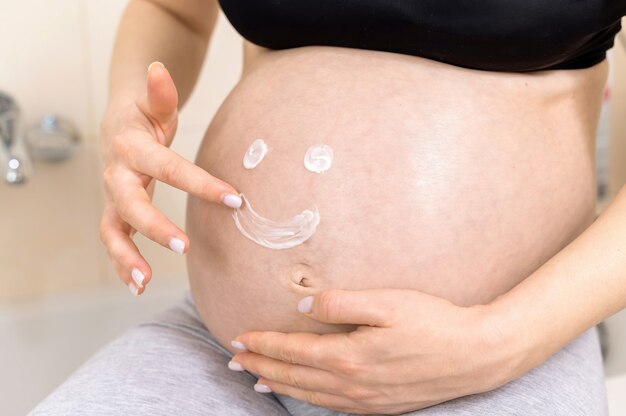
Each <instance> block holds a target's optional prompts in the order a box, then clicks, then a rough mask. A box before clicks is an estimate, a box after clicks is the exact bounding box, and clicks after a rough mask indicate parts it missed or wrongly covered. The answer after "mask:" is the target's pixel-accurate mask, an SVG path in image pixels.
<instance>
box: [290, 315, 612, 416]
mask: <svg viewBox="0 0 626 416" xmlns="http://www.w3.org/2000/svg"><path fill="white" fill-rule="evenodd" d="M278 399H279V400H280V401H281V402H282V403H283V405H284V406H285V408H287V409H288V410H289V412H290V413H291V414H292V415H293V416H331V415H332V416H339V415H344V413H338V412H334V411H331V410H328V409H323V408H321V407H317V406H313V405H311V404H308V403H304V402H301V401H298V400H294V399H292V398H290V397H287V396H282V395H278ZM607 414H608V410H607V399H606V392H605V385H604V370H603V367H602V355H601V353H600V343H599V341H598V336H597V330H596V328H595V327H594V328H592V329H590V330H588V331H587V332H585V333H583V334H582V335H581V336H579V337H578V338H576V339H575V340H573V341H572V342H571V343H570V344H569V345H567V346H566V347H565V348H563V349H562V350H560V351H558V352H557V353H556V354H554V355H553V356H552V357H551V358H550V359H549V360H547V361H546V362H545V363H543V364H542V365H541V366H539V367H537V368H535V369H533V370H531V371H530V372H529V373H527V374H526V375H524V376H523V377H521V378H519V379H517V380H514V381H511V382H510V383H507V384H505V385H504V386H502V387H500V388H498V389H495V390H492V391H489V392H486V393H481V394H474V395H471V396H465V397H461V398H458V399H455V400H451V401H448V402H445V403H441V404H439V405H436V406H432V407H429V408H426V409H422V410H418V411H415V412H411V413H407V415H415V416H418V415H419V416H513V415H519V416H546V415H550V416H560V415H562V416H606V415H607Z"/></svg>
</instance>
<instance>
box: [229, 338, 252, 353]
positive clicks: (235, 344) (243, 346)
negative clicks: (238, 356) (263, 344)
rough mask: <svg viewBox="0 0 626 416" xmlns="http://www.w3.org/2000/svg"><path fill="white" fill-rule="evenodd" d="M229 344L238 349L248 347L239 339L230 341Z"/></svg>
mask: <svg viewBox="0 0 626 416" xmlns="http://www.w3.org/2000/svg"><path fill="white" fill-rule="evenodd" d="M230 345H232V346H233V348H234V349H236V350H239V351H248V349H247V348H246V346H245V345H243V342H239V341H235V340H233V341H230Z"/></svg>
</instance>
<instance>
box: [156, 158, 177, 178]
mask: <svg viewBox="0 0 626 416" xmlns="http://www.w3.org/2000/svg"><path fill="white" fill-rule="evenodd" d="M159 173H160V175H161V178H162V179H163V180H164V181H166V182H168V181H171V180H173V179H175V178H177V177H178V175H179V173H180V166H179V165H178V163H176V162H175V161H173V160H169V161H167V162H165V163H163V164H162V165H161V166H160V167H159Z"/></svg>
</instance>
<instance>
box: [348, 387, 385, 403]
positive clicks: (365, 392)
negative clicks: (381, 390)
mask: <svg viewBox="0 0 626 416" xmlns="http://www.w3.org/2000/svg"><path fill="white" fill-rule="evenodd" d="M344 394H345V396H346V397H347V398H349V399H350V400H353V401H356V402H369V401H371V400H373V399H375V398H376V397H377V394H376V392H375V391H373V390H370V389H367V388H364V387H352V388H350V389H349V390H347V391H346V392H345V393H344Z"/></svg>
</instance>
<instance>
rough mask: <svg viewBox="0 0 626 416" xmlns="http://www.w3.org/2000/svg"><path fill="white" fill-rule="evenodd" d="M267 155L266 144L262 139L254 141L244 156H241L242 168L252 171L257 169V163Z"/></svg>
mask: <svg viewBox="0 0 626 416" xmlns="http://www.w3.org/2000/svg"><path fill="white" fill-rule="evenodd" d="M266 154H267V144H265V141H263V139H256V140H255V141H254V142H252V144H251V145H250V147H249V148H248V150H247V151H246V154H245V155H243V167H244V168H246V169H254V168H256V167H257V165H258V164H259V163H261V161H262V160H263V158H264V157H265V155H266Z"/></svg>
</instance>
